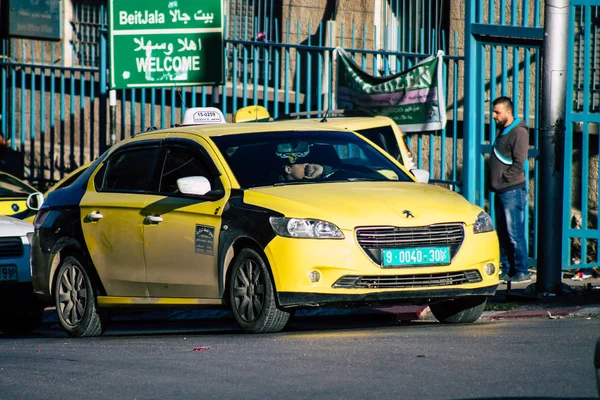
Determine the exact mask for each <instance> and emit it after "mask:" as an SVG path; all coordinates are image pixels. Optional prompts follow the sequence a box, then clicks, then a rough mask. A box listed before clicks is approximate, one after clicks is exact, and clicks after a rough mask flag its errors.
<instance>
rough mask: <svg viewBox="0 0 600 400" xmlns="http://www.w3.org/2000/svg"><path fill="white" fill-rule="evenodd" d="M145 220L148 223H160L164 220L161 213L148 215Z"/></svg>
mask: <svg viewBox="0 0 600 400" xmlns="http://www.w3.org/2000/svg"><path fill="white" fill-rule="evenodd" d="M144 222H145V223H147V224H160V223H161V222H163V219H162V217H161V216H159V215H148V216H147V217H146V218H145V219H144Z"/></svg>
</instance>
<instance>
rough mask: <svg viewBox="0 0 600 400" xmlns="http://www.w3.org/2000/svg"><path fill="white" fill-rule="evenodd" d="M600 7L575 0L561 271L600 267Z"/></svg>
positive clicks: (570, 37) (570, 38)
mask: <svg viewBox="0 0 600 400" xmlns="http://www.w3.org/2000/svg"><path fill="white" fill-rule="evenodd" d="M599 25H600V6H599V5H598V2H597V1H590V0H572V1H571V6H570V13H569V32H568V41H569V47H568V59H569V60H573V61H574V62H572V63H568V64H567V65H568V72H567V77H568V79H567V99H566V114H565V119H566V132H565V162H564V200H563V230H564V235H563V249H562V255H563V256H562V257H563V258H562V267H563V269H572V268H591V267H597V266H599V265H600V259H599V256H598V241H599V239H600V227H599V226H598V188H599V187H600V178H599V174H600V169H599V165H598V148H599V145H600V136H599V129H598V127H599V125H600V114H599V110H600V68H599V64H600V43H599V40H600V29H599Z"/></svg>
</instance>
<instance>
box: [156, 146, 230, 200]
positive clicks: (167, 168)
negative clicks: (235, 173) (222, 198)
mask: <svg viewBox="0 0 600 400" xmlns="http://www.w3.org/2000/svg"><path fill="white" fill-rule="evenodd" d="M188 176H204V177H205V178H207V179H208V180H209V181H210V183H211V186H212V188H213V189H218V188H220V181H219V179H218V178H217V177H213V176H211V174H210V172H209V171H208V168H206V166H205V164H204V163H203V162H202V160H201V159H199V155H198V154H197V153H194V152H191V151H189V150H186V149H183V148H180V147H172V148H168V149H167V157H166V159H165V163H164V166H163V168H162V174H161V178H160V185H159V189H158V191H159V192H160V193H169V194H171V193H179V189H178V188H177V179H179V178H185V177H188Z"/></svg>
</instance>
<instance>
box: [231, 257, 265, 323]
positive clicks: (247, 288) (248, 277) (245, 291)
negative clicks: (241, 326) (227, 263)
mask: <svg viewBox="0 0 600 400" xmlns="http://www.w3.org/2000/svg"><path fill="white" fill-rule="evenodd" d="M233 299H234V304H235V309H236V310H237V313H238V315H239V316H240V318H242V319H243V320H244V321H246V322H252V321H255V320H256V319H258V317H259V316H260V313H261V311H262V309H263V307H264V304H265V282H264V275H263V274H262V273H261V271H260V267H259V266H258V264H257V263H256V262H255V261H254V260H246V261H244V263H243V264H242V265H241V266H240V267H239V268H238V270H237V273H236V275H235V278H234V281H233Z"/></svg>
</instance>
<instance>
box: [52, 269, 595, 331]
mask: <svg viewBox="0 0 600 400" xmlns="http://www.w3.org/2000/svg"><path fill="white" fill-rule="evenodd" d="M535 277H536V276H535V274H532V282H529V283H519V284H511V287H510V290H509V288H508V285H507V284H500V286H499V287H498V290H497V292H496V295H495V296H493V297H492V298H490V299H489V300H488V304H487V307H486V311H484V312H483V315H482V316H481V319H484V320H492V321H494V320H504V319H525V318H549V319H557V318H570V317H582V318H599V317H600V278H590V279H584V280H581V281H573V280H571V279H570V278H568V277H567V278H563V280H562V282H563V292H564V293H563V294H561V295H558V296H550V295H548V296H538V295H536V293H535ZM319 317H328V318H335V317H337V318H344V317H351V318H353V319H355V318H357V317H364V318H384V319H392V320H396V321H418V320H435V318H434V317H433V315H431V311H430V310H429V307H428V306H392V307H361V308H316V309H308V310H298V311H297V312H296V313H295V316H294V318H319ZM232 318H233V316H232V314H231V312H230V311H228V310H203V309H197V310H175V311H173V310H165V311H148V312H133V313H126V314H124V315H118V316H115V317H113V319H114V320H115V321H136V320H137V321H158V320H167V321H177V320H193V319H197V320H218V319H232ZM43 322H44V324H50V325H53V324H58V320H57V317H56V310H55V309H54V308H53V307H52V308H47V309H46V312H45V314H44V319H43Z"/></svg>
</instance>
